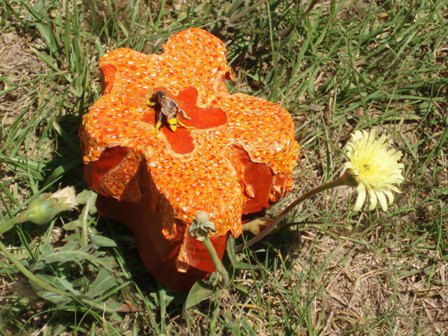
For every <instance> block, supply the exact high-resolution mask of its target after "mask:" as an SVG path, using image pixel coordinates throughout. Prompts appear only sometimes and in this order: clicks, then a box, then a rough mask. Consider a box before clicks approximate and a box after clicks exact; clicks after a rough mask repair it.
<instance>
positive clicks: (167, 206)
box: [79, 28, 299, 290]
mask: <svg viewBox="0 0 448 336" xmlns="http://www.w3.org/2000/svg"><path fill="white" fill-rule="evenodd" d="M163 50H164V52H163V53H162V54H160V55H145V54H141V53H139V52H136V51H133V50H130V49H125V48H123V49H117V50H113V51H110V52H108V53H107V54H106V55H105V56H103V57H102V58H101V60H100V69H101V71H102V84H103V96H102V97H101V98H100V99H98V100H97V101H96V102H95V104H94V105H93V106H92V107H91V108H90V110H89V112H88V113H87V114H86V115H85V116H84V117H83V122H82V126H81V128H80V130H79V135H80V138H81V145H82V150H83V153H84V163H85V178H86V181H87V184H88V185H89V186H90V187H91V188H92V189H94V190H96V191H97V192H98V193H99V194H101V195H102V197H101V198H100V201H99V210H100V212H101V213H102V214H104V215H106V216H109V217H112V218H115V219H117V220H120V221H122V222H124V223H126V224H127V225H128V226H129V227H130V228H131V230H132V231H133V232H134V234H135V235H136V239H137V245H138V247H139V252H140V255H141V256H142V258H143V260H144V261H145V264H146V266H147V267H148V268H149V270H150V271H151V273H153V274H154V276H155V277H156V278H158V279H159V280H160V281H162V282H164V283H165V284H166V285H167V286H168V287H170V288H172V289H175V290H182V289H187V288H188V287H189V286H191V284H192V283H193V282H192V281H193V280H196V279H197V278H199V277H202V276H204V275H206V274H207V273H209V272H211V271H213V269H214V268H213V265H212V264H211V261H210V260H209V258H208V255H207V254H206V253H204V251H205V250H204V249H203V247H202V245H201V244H197V242H196V241H195V240H194V239H191V237H189V236H188V235H187V234H186V232H188V231H187V230H186V228H187V227H188V226H189V225H190V224H191V222H192V220H193V219H194V217H195V215H196V212H197V211H199V210H203V211H207V212H208V213H209V216H210V219H211V220H212V221H213V222H214V223H215V226H216V234H214V235H213V237H212V238H213V242H214V244H215V247H216V248H217V250H218V254H219V255H220V256H222V254H223V253H224V248H225V241H226V239H227V234H228V232H229V231H230V232H231V233H232V234H233V235H234V236H238V235H240V233H241V230H242V222H241V217H242V215H243V214H247V213H252V212H257V211H261V210H264V209H265V208H267V207H268V206H269V205H270V204H271V203H272V202H274V201H276V200H278V199H279V198H280V197H281V196H283V195H284V194H285V193H286V192H287V191H289V190H290V189H291V185H292V175H291V173H292V169H293V167H294V165H295V163H296V161H297V158H298V155H299V145H298V143H297V142H296V141H295V140H294V125H293V122H292V120H291V117H290V115H289V113H288V112H287V111H286V110H285V109H283V108H282V107H280V106H279V105H276V104H274V103H271V102H269V101H267V100H265V99H262V98H257V97H252V96H248V95H244V94H240V93H237V94H233V95H230V94H229V93H228V92H227V89H226V87H225V80H226V79H228V78H230V77H231V72H230V68H229V66H228V65H227V62H226V49H225V46H224V43H223V42H222V41H221V40H219V39H218V38H216V37H215V36H213V35H211V34H210V33H208V32H206V31H204V30H202V29H197V28H192V29H188V30H184V31H181V32H179V33H177V34H175V35H173V36H172V37H171V38H170V39H169V40H168V41H167V42H166V43H165V45H164V46H163ZM160 88H163V90H164V91H165V92H166V93H167V94H168V95H169V96H170V97H171V98H172V99H174V100H175V101H176V102H177V104H178V105H179V106H180V107H181V108H182V109H183V110H184V111H185V112H186V113H187V115H189V116H190V117H191V120H183V119H182V118H181V117H179V119H180V120H182V122H183V123H184V124H186V125H187V126H188V128H178V129H177V131H176V132H172V131H170V130H169V129H168V128H167V127H166V126H163V127H162V129H161V130H160V131H156V130H155V128H154V124H155V111H154V109H153V108H152V107H148V106H146V104H145V102H146V100H147V99H148V98H149V97H151V95H152V93H153V92H154V91H155V90H156V89H160ZM117 209H120V213H117ZM127 211H129V213H128V214H126V212H127ZM131 212H132V214H131ZM137 214H138V215H137ZM145 228H146V229H145ZM156 231H157V232H158V233H157V237H158V238H157V240H154V236H155V235H156V234H155V233H154V232H156ZM145 235H146V237H145ZM149 235H152V238H151V237H148V236H149ZM151 240H152V241H151ZM162 240H163V242H161V241H162ZM150 241H151V242H150ZM149 242H150V243H149ZM158 244H162V245H163V246H165V247H166V246H170V247H169V248H165V247H164V248H161V249H160V248H158ZM145 253H146V254H148V253H150V254H152V255H151V256H150V257H148V256H146V257H145ZM199 259H201V260H199ZM160 260H163V262H162V263H160ZM164 267H165V268H166V269H165V270H160V268H164ZM176 276H179V277H180V278H182V277H184V278H182V279H184V280H172V278H173V277H176ZM185 277H188V279H189V280H188V281H187V280H185V279H186V278H185ZM180 278H179V279H180ZM170 279H171V280H170ZM190 280H191V281H190Z"/></svg>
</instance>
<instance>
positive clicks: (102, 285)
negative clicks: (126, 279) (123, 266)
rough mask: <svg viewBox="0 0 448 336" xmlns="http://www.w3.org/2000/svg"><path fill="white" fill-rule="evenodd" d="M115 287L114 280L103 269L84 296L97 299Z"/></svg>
mask: <svg viewBox="0 0 448 336" xmlns="http://www.w3.org/2000/svg"><path fill="white" fill-rule="evenodd" d="M116 285H117V282H116V280H115V278H114V277H113V276H112V275H111V274H110V273H109V272H108V271H106V270H105V269H101V271H100V272H99V273H98V275H97V276H96V278H95V280H94V281H93V282H92V283H91V284H90V286H89V289H88V290H87V293H86V294H85V295H86V296H87V297H89V298H93V297H98V296H101V295H103V294H104V293H105V292H106V291H108V290H109V289H111V288H112V287H114V286H116Z"/></svg>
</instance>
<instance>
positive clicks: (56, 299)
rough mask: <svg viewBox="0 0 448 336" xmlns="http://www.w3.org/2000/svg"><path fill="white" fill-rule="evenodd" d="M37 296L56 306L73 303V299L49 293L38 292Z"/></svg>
mask: <svg viewBox="0 0 448 336" xmlns="http://www.w3.org/2000/svg"><path fill="white" fill-rule="evenodd" d="M36 294H37V295H38V296H40V297H41V298H42V299H44V300H47V301H50V302H51V303H54V304H64V303H68V302H70V301H71V299H70V298H69V297H67V296H62V295H59V294H55V293H52V292H48V291H36Z"/></svg>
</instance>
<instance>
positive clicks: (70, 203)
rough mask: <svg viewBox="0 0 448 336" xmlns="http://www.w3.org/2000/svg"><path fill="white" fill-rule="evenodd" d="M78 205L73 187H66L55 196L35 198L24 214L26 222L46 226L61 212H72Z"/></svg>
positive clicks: (48, 195)
mask: <svg viewBox="0 0 448 336" xmlns="http://www.w3.org/2000/svg"><path fill="white" fill-rule="evenodd" d="M77 205H78V202H77V200H76V193H75V189H74V188H73V187H66V188H64V189H61V190H58V191H57V192H55V193H53V194H48V193H45V194H41V195H39V196H37V197H36V198H34V199H33V200H32V201H31V202H30V204H29V206H28V208H27V209H26V210H25V212H24V217H25V218H26V220H28V221H30V222H32V223H34V224H37V225H44V224H46V223H48V222H50V221H51V220H52V219H53V218H54V217H56V215H57V214H59V213H60V212H63V211H66V210H70V209H73V208H75V207H76V206H77Z"/></svg>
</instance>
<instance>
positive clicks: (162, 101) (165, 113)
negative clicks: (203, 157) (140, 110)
mask: <svg viewBox="0 0 448 336" xmlns="http://www.w3.org/2000/svg"><path fill="white" fill-rule="evenodd" d="M146 105H148V106H151V107H154V108H155V110H156V113H157V121H156V126H155V128H156V130H159V129H160V128H161V127H162V123H163V122H166V123H167V124H168V127H169V128H170V130H172V131H173V132H175V131H176V130H177V127H178V126H181V127H185V128H188V126H186V125H184V124H183V123H182V122H181V121H180V120H179V119H178V114H180V115H181V116H182V118H184V119H186V120H190V119H191V118H190V117H189V116H188V115H187V114H186V113H185V111H184V110H182V109H181V108H180V107H179V105H177V103H176V102H175V101H174V100H173V99H171V98H170V97H168V96H167V94H166V93H165V92H163V91H156V92H154V94H153V95H152V96H151V97H150V98H149V99H148V100H147V101H146Z"/></svg>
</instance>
